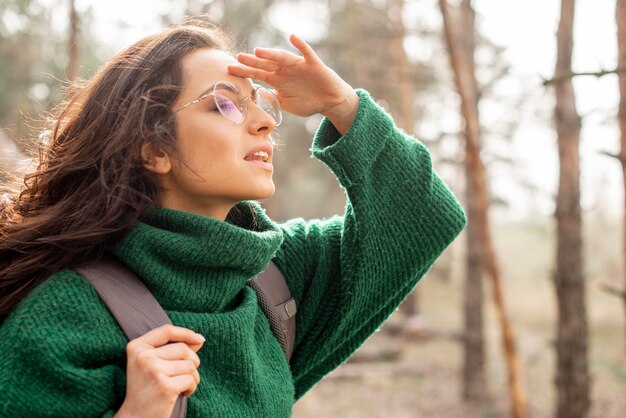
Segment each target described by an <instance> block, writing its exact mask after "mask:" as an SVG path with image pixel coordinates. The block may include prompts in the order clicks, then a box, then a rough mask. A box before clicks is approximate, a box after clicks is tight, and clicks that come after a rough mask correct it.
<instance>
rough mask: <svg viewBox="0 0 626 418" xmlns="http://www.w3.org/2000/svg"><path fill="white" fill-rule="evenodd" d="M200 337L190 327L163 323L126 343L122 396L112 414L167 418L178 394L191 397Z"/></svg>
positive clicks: (195, 375) (201, 342) (194, 388)
mask: <svg viewBox="0 0 626 418" xmlns="http://www.w3.org/2000/svg"><path fill="white" fill-rule="evenodd" d="M203 343H204V337H202V335H200V334H196V333H195V332H193V331H192V330H190V329H187V328H181V327H176V326H173V325H163V326H161V327H159V328H155V329H153V330H152V331H150V332H148V333H146V334H144V335H142V336H141V337H139V338H136V339H134V340H132V341H131V342H129V343H128V345H127V346H126V356H127V363H128V365H127V370H126V398H125V399H124V403H123V404H122V407H121V408H120V410H119V411H118V413H117V414H116V415H115V416H116V417H118V418H122V417H151V418H161V417H162V418H170V416H171V415H172V411H173V409H174V405H175V403H176V399H177V398H178V395H179V394H181V393H182V394H184V395H185V396H191V395H192V394H193V393H194V392H195V390H196V388H197V387H198V384H199V383H200V375H199V374H198V366H199V365H200V358H199V357H198V355H197V354H196V352H197V351H198V350H200V348H201V347H202V344H203Z"/></svg>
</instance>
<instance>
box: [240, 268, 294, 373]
mask: <svg viewBox="0 0 626 418" xmlns="http://www.w3.org/2000/svg"><path fill="white" fill-rule="evenodd" d="M248 286H250V287H251V288H252V289H254V291H255V292H256V294H257V299H258V301H259V304H260V305H261V309H263V312H264V313H265V316H267V319H269V321H270V327H271V328H272V332H273V333H274V335H275V336H276V338H277V339H278V341H279V342H280V345H281V346H282V347H283V351H284V353H285V356H286V357H287V362H289V361H290V360H291V353H292V352H293V344H294V341H295V338H296V312H297V309H296V301H295V299H294V298H293V297H292V296H291V292H289V288H288V287H287V283H286V282H285V278H284V277H283V275H282V274H281V272H280V270H279V269H278V267H276V264H274V263H273V262H270V263H269V264H268V266H267V267H266V268H265V270H263V272H262V273H261V274H259V275H258V276H257V277H255V278H254V279H252V280H250V281H249V282H248Z"/></svg>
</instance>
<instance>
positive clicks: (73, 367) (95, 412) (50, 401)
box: [0, 271, 126, 417]
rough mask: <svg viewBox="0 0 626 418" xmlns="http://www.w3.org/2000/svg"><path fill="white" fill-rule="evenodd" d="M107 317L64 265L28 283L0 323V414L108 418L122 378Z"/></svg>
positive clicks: (116, 334)
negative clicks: (40, 280) (43, 278)
mask: <svg viewBox="0 0 626 418" xmlns="http://www.w3.org/2000/svg"><path fill="white" fill-rule="evenodd" d="M112 321H113V319H112V317H111V315H109V314H108V312H107V311H106V308H105V307H104V305H103V304H102V303H101V302H100V300H99V298H98V296H97V295H96V294H95V290H93V288H92V287H91V285H90V284H89V283H87V282H86V281H85V280H83V279H82V278H80V277H79V276H78V275H77V274H75V273H73V272H71V271H64V272H61V273H57V274H56V275H55V276H53V277H52V278H50V279H48V280H47V281H46V282H44V283H43V284H42V285H40V286H39V287H38V288H37V289H35V290H34V291H33V292H32V293H31V294H30V295H29V296H28V297H27V298H26V299H25V300H24V301H22V303H20V305H18V307H17V308H15V310H14V311H13V312H12V313H11V315H10V316H9V317H8V318H7V319H6V321H5V322H4V323H3V324H2V326H1V327H0V353H2V356H0V417H102V416H104V417H112V416H113V415H114V413H115V411H116V410H117V409H118V408H119V406H120V403H121V401H122V400H123V394H124V390H125V383H126V378H125V373H124V370H123V367H124V359H123V358H122V357H123V356H124V355H125V350H124V347H125V344H126V341H125V338H124V335H123V334H122V333H121V331H118V328H119V327H117V326H116V324H115V323H112ZM102 330H112V331H111V332H110V335H109V336H106V335H104V336H103V335H102V334H103V331H102ZM107 332H108V331H107ZM105 334H106V333H105ZM104 338H106V343H103V339H104Z"/></svg>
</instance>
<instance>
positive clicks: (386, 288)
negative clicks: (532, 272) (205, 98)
mask: <svg viewBox="0 0 626 418" xmlns="http://www.w3.org/2000/svg"><path fill="white" fill-rule="evenodd" d="M357 93H358V95H359V97H360V104H359V108H358V112H357V116H356V119H355V121H354V123H353V125H352V127H351V128H350V129H349V130H348V132H346V134H345V135H343V136H340V134H339V133H338V131H337V130H336V129H335V128H334V126H333V125H332V124H331V123H330V122H329V121H328V120H327V119H324V120H323V121H322V123H321V125H320V128H319V130H318V132H317V133H316V136H315V138H314V141H313V146H312V149H311V150H312V153H313V155H314V156H315V157H317V158H318V159H319V160H321V161H322V162H324V163H325V164H326V165H327V166H328V167H329V168H330V169H331V170H332V171H333V173H334V174H335V175H336V176H337V178H338V180H339V182H340V184H341V186H342V188H343V189H344V191H345V193H346V196H347V204H346V207H345V212H344V214H343V216H335V217H332V218H329V219H324V220H312V221H305V220H303V219H294V220H291V221H288V222H285V223H284V224H281V228H282V229H283V235H284V242H283V246H282V250H281V251H280V252H279V253H278V254H277V257H276V259H275V262H276V264H277V265H278V267H279V268H280V269H281V271H282V272H283V273H284V275H285V279H286V280H287V282H288V285H289V288H290V290H291V292H292V295H293V296H294V298H295V300H296V303H297V307H298V313H297V319H296V324H297V325H296V341H295V346H294V352H293V355H292V359H291V363H290V366H291V370H292V374H293V379H294V385H295V393H296V399H298V398H300V397H301V396H302V395H303V394H304V393H306V392H307V391H308V390H309V389H310V388H311V387H312V386H313V385H314V384H315V383H316V382H318V381H319V380H320V379H321V378H322V377H323V376H324V375H326V374H327V373H329V372H330V371H331V370H333V369H335V368H336V367H338V366H339V365H340V364H342V363H343V362H344V361H345V360H346V359H347V358H348V357H349V356H350V355H351V354H352V353H353V352H354V351H355V350H356V349H357V348H358V347H359V346H360V345H361V344H363V342H364V341H365V340H366V339H367V338H368V337H369V336H371V335H372V334H373V333H374V332H375V331H376V330H377V329H378V328H379V327H380V325H381V324H382V323H383V321H385V319H387V318H388V317H389V316H390V315H391V313H392V312H393V311H394V310H395V309H396V308H397V307H398V305H400V303H401V302H402V301H403V300H404V299H405V298H406V297H407V295H408V294H409V293H410V292H411V291H412V290H413V288H414V287H415V285H416V284H417V282H418V281H419V280H420V278H421V277H422V276H424V274H426V272H427V271H428V270H429V269H430V267H431V266H432V265H433V263H434V262H435V260H436V259H437V257H439V255H440V254H441V253H442V252H443V251H444V250H445V249H446V247H447V246H448V245H449V244H450V243H451V242H452V241H453V240H454V239H455V237H456V236H457V235H458V234H459V233H460V231H461V230H462V229H463V228H464V226H465V224H466V218H465V213H464V211H463V208H462V207H461V205H460V204H459V202H458V201H457V200H456V199H455V197H454V195H453V194H452V192H451V191H450V189H449V188H448V187H447V186H446V184H445V183H444V182H443V181H442V180H441V178H440V177H439V176H438V175H437V174H436V172H435V171H434V170H433V167H432V161H431V157H430V154H429V152H428V150H427V149H426V147H425V146H424V145H423V144H422V143H421V142H419V141H418V140H416V139H415V138H412V137H410V136H408V135H407V134H406V133H404V132H403V131H402V130H401V129H399V128H397V127H396V126H395V125H394V122H393V120H392V119H391V117H390V116H389V115H388V114H387V113H386V112H385V111H384V110H383V109H382V108H380V107H379V106H378V105H377V104H376V103H375V102H374V101H373V100H372V98H371V97H370V96H369V94H368V93H367V92H366V91H364V90H361V89H359V90H357Z"/></svg>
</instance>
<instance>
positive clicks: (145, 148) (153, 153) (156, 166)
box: [141, 142, 172, 174]
mask: <svg viewBox="0 0 626 418" xmlns="http://www.w3.org/2000/svg"><path fill="white" fill-rule="evenodd" d="M141 159H142V160H143V163H144V166H145V167H146V168H147V169H148V170H150V171H152V172H153V173H157V174H167V173H169V172H170V170H171V169H172V162H171V161H170V156H169V155H168V154H167V153H166V152H165V151H163V150H162V149H161V148H160V147H159V146H158V145H156V144H153V143H151V142H144V143H143V144H142V145H141Z"/></svg>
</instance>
